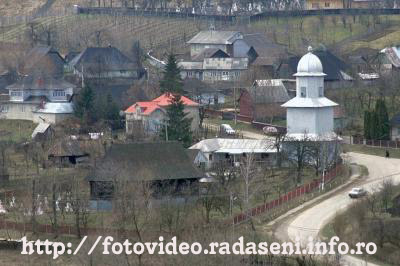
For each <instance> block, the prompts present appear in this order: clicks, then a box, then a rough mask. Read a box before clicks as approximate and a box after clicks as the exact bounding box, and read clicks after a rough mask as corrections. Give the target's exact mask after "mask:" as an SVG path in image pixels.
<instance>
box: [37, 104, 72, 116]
mask: <svg viewBox="0 0 400 266" xmlns="http://www.w3.org/2000/svg"><path fill="white" fill-rule="evenodd" d="M35 112H36V113H47V114H72V113H73V112H74V106H73V103H71V102H62V103H58V102H48V103H45V105H44V107H43V108H40V109H38V110H36V111H35Z"/></svg>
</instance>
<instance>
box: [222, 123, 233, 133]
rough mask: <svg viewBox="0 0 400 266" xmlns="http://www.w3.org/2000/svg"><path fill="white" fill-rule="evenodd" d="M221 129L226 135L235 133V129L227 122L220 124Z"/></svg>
mask: <svg viewBox="0 0 400 266" xmlns="http://www.w3.org/2000/svg"><path fill="white" fill-rule="evenodd" d="M221 131H222V132H224V133H226V134H228V135H233V134H235V133H236V132H235V130H234V129H233V128H232V127H231V126H230V125H228V124H221Z"/></svg>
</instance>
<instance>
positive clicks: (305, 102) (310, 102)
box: [281, 97, 338, 107]
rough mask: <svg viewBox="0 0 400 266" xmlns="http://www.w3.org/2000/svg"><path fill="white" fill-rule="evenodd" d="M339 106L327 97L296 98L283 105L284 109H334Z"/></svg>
mask: <svg viewBox="0 0 400 266" xmlns="http://www.w3.org/2000/svg"><path fill="white" fill-rule="evenodd" d="M337 105H338V104H337V103H335V102H333V101H331V100H329V99H328V98H326V97H319V98H303V97H294V98H293V99H291V100H289V101H288V102H286V103H284V104H282V105H281V106H282V107H333V106H337Z"/></svg>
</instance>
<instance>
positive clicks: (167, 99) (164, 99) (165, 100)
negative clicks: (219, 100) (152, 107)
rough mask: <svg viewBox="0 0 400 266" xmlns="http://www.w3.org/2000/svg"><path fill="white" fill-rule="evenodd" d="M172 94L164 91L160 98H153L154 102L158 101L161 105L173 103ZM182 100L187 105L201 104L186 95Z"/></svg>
mask: <svg viewBox="0 0 400 266" xmlns="http://www.w3.org/2000/svg"><path fill="white" fill-rule="evenodd" d="M172 97H173V96H172V94H171V93H164V94H163V95H161V96H159V97H158V98H155V99H154V100H152V102H156V103H157V104H158V105H159V106H168V105H170V104H171V101H172ZM181 101H182V102H183V104H184V105H187V106H198V105H199V104H198V103H196V102H194V101H192V100H190V99H189V98H187V97H185V96H181Z"/></svg>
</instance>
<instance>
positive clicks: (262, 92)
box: [246, 80, 295, 104]
mask: <svg viewBox="0 0 400 266" xmlns="http://www.w3.org/2000/svg"><path fill="white" fill-rule="evenodd" d="M291 83H293V84H291ZM291 83H289V82H284V81H282V80H260V81H255V82H254V84H253V86H252V87H250V88H247V89H246V90H247V92H248V93H249V94H250V97H252V99H253V103H265V104H267V103H268V104H269V103H285V102H287V101H289V100H290V97H289V95H288V89H289V88H287V87H286V86H289V87H293V86H295V84H294V82H291ZM256 84H257V85H256Z"/></svg>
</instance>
